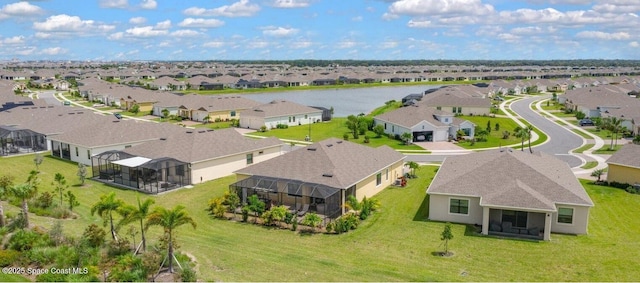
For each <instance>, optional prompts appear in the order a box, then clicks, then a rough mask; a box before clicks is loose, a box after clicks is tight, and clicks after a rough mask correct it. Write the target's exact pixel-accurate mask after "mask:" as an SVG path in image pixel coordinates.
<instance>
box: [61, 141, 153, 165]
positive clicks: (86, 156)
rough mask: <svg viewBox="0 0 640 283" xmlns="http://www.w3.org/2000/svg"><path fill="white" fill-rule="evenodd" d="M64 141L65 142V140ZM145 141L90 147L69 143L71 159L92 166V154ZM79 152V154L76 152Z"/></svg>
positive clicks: (121, 148) (119, 148) (120, 148)
mask: <svg viewBox="0 0 640 283" xmlns="http://www.w3.org/2000/svg"><path fill="white" fill-rule="evenodd" d="M63 143H64V142H63ZM142 143H143V142H137V143H127V144H118V145H109V146H101V147H95V148H88V147H86V146H81V145H74V144H69V149H70V151H71V152H70V157H71V161H73V162H76V163H82V164H85V165H88V166H91V156H94V155H96V154H100V153H103V152H105V151H109V150H124V149H125V148H128V147H131V146H136V145H139V144H142ZM76 152H77V154H76Z"/></svg>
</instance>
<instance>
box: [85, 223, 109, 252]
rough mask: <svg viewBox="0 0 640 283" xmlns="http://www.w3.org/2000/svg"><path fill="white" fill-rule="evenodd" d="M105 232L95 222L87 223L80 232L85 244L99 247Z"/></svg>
mask: <svg viewBox="0 0 640 283" xmlns="http://www.w3.org/2000/svg"><path fill="white" fill-rule="evenodd" d="M106 235H107V232H105V231H104V229H102V228H100V227H99V226H98V225H96V224H91V225H89V226H88V227H87V228H86V229H85V230H84V233H82V238H84V239H86V241H87V244H89V246H91V247H95V248H97V247H100V246H102V243H104V237H105V236H106Z"/></svg>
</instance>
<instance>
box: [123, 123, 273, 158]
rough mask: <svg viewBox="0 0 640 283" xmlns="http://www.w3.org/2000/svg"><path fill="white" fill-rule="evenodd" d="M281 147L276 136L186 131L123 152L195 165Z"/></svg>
mask: <svg viewBox="0 0 640 283" xmlns="http://www.w3.org/2000/svg"><path fill="white" fill-rule="evenodd" d="M280 145H282V142H281V141H280V140H279V139H277V138H275V137H270V138H266V139H251V138H247V137H244V136H243V135H241V134H240V133H238V131H236V130H235V129H222V130H215V131H212V130H197V129H196V130H193V129H183V130H181V131H179V132H177V133H175V134H172V135H170V136H168V137H166V138H162V139H158V140H153V141H149V142H145V143H144V144H142V145H138V146H134V147H131V148H128V149H125V150H124V151H125V152H127V153H129V154H133V155H136V156H142V157H147V158H151V159H156V158H163V157H171V158H175V159H177V160H180V161H183V162H188V163H196V162H200V161H205V160H209V159H214V158H220V157H224V156H229V155H234V154H240V153H245V152H251V151H256V150H260V149H265V148H270V147H276V146H280Z"/></svg>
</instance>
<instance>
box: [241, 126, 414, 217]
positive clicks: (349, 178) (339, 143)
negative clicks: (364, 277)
mask: <svg viewBox="0 0 640 283" xmlns="http://www.w3.org/2000/svg"><path fill="white" fill-rule="evenodd" d="M404 158H405V156H404V155H403V154H401V153H399V152H397V151H395V150H393V149H391V148H390V147H388V146H381V147H378V148H372V147H368V146H364V145H359V144H356V143H352V142H349V141H344V140H341V139H337V138H330V139H327V140H323V141H320V142H317V143H314V144H312V145H309V146H307V147H305V148H301V149H297V150H294V151H291V152H289V153H286V154H284V155H281V156H278V157H275V158H273V159H270V160H267V161H264V162H261V163H258V164H254V165H251V166H248V167H246V168H244V169H240V170H237V171H236V172H235V173H236V175H237V179H238V181H237V182H236V183H234V184H232V185H231V186H230V188H231V189H233V190H236V192H237V193H238V194H239V196H240V197H241V199H242V202H246V201H247V197H248V196H250V195H254V194H258V195H259V197H260V198H262V199H264V200H266V201H267V202H269V203H274V204H278V205H287V206H290V207H292V208H295V207H297V206H302V207H307V208H308V210H309V211H312V212H316V213H318V214H321V215H324V216H327V217H329V218H335V217H338V216H340V215H342V214H343V213H345V208H344V207H345V202H346V200H347V198H348V197H349V196H354V197H356V198H357V199H358V200H362V199H363V198H364V197H367V198H370V197H372V196H374V195H375V194H377V193H379V192H380V191H382V190H383V189H384V188H386V187H388V186H390V185H392V184H395V183H396V180H397V179H398V178H399V177H402V176H403V164H404Z"/></svg>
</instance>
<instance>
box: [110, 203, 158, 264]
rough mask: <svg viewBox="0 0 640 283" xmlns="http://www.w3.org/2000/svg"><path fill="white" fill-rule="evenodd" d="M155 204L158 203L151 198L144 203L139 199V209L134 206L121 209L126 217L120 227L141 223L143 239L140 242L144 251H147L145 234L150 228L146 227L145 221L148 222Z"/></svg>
mask: <svg viewBox="0 0 640 283" xmlns="http://www.w3.org/2000/svg"><path fill="white" fill-rule="evenodd" d="M155 202H156V201H155V200H153V199H150V198H148V199H146V200H145V201H143V202H140V197H138V207H135V206H133V205H125V206H123V207H122V208H121V209H119V212H120V213H121V214H122V215H123V216H124V218H123V219H122V221H120V223H119V225H126V224H129V223H132V222H134V221H139V222H140V236H141V237H142V241H141V242H140V245H142V250H143V251H146V250H147V238H146V237H145V232H146V231H147V228H148V227H145V225H144V220H146V219H147V217H148V216H149V214H150V212H151V206H152V205H153V204H154V203H155ZM139 248H140V247H138V249H139ZM138 249H136V252H137V251H138Z"/></svg>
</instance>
